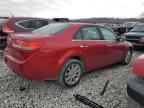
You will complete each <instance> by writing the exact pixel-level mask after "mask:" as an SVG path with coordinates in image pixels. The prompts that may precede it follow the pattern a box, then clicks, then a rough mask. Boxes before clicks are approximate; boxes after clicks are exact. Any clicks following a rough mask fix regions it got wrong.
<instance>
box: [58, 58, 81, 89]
mask: <svg viewBox="0 0 144 108" xmlns="http://www.w3.org/2000/svg"><path fill="white" fill-rule="evenodd" d="M76 70H77V71H76ZM82 73H83V64H82V63H81V62H80V61H79V60H76V59H70V60H68V61H67V62H66V63H65V64H64V66H63V68H62V69H61V72H60V75H59V78H58V81H59V83H60V84H61V85H62V86H65V87H67V88H71V87H75V86H76V85H77V84H78V83H79V81H80V79H81V76H82Z"/></svg>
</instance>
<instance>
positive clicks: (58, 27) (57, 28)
mask: <svg viewBox="0 0 144 108" xmlns="http://www.w3.org/2000/svg"><path fill="white" fill-rule="evenodd" d="M69 26H70V24H68V23H53V24H49V25H46V26H44V27H42V28H39V29H37V30H35V31H34V32H38V33H42V34H48V35H54V34H57V33H59V32H62V31H64V30H65V29H66V28H68V27H69Z"/></svg>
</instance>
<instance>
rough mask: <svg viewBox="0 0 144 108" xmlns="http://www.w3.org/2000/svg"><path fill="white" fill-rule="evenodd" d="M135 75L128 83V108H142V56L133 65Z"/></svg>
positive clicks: (143, 83) (143, 93)
mask: <svg viewBox="0 0 144 108" xmlns="http://www.w3.org/2000/svg"><path fill="white" fill-rule="evenodd" d="M133 72H134V73H135V74H136V75H137V76H135V77H134V78H133V79H131V80H130V81H129V82H128V86H127V92H128V95H129V99H128V105H129V108H144V55H142V56H140V57H138V58H137V59H136V60H135V62H134V65H133Z"/></svg>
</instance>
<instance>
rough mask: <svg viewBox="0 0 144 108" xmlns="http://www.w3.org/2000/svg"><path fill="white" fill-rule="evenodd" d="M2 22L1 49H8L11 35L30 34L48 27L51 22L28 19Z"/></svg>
mask: <svg viewBox="0 0 144 108" xmlns="http://www.w3.org/2000/svg"><path fill="white" fill-rule="evenodd" d="M0 20H2V23H1V24H0V25H1V28H0V29H1V31H0V33H1V34H0V42H1V43H0V46H1V49H4V48H5V47H6V43H7V36H8V35H9V34H10V33H18V32H30V31H33V30H35V29H38V28H40V27H43V26H45V25H48V24H49V22H50V20H48V19H42V18H27V17H11V18H6V19H3V18H1V19H0Z"/></svg>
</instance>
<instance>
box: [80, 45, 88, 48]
mask: <svg viewBox="0 0 144 108" xmlns="http://www.w3.org/2000/svg"><path fill="white" fill-rule="evenodd" d="M80 48H88V46H87V45H81V46H80Z"/></svg>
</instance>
